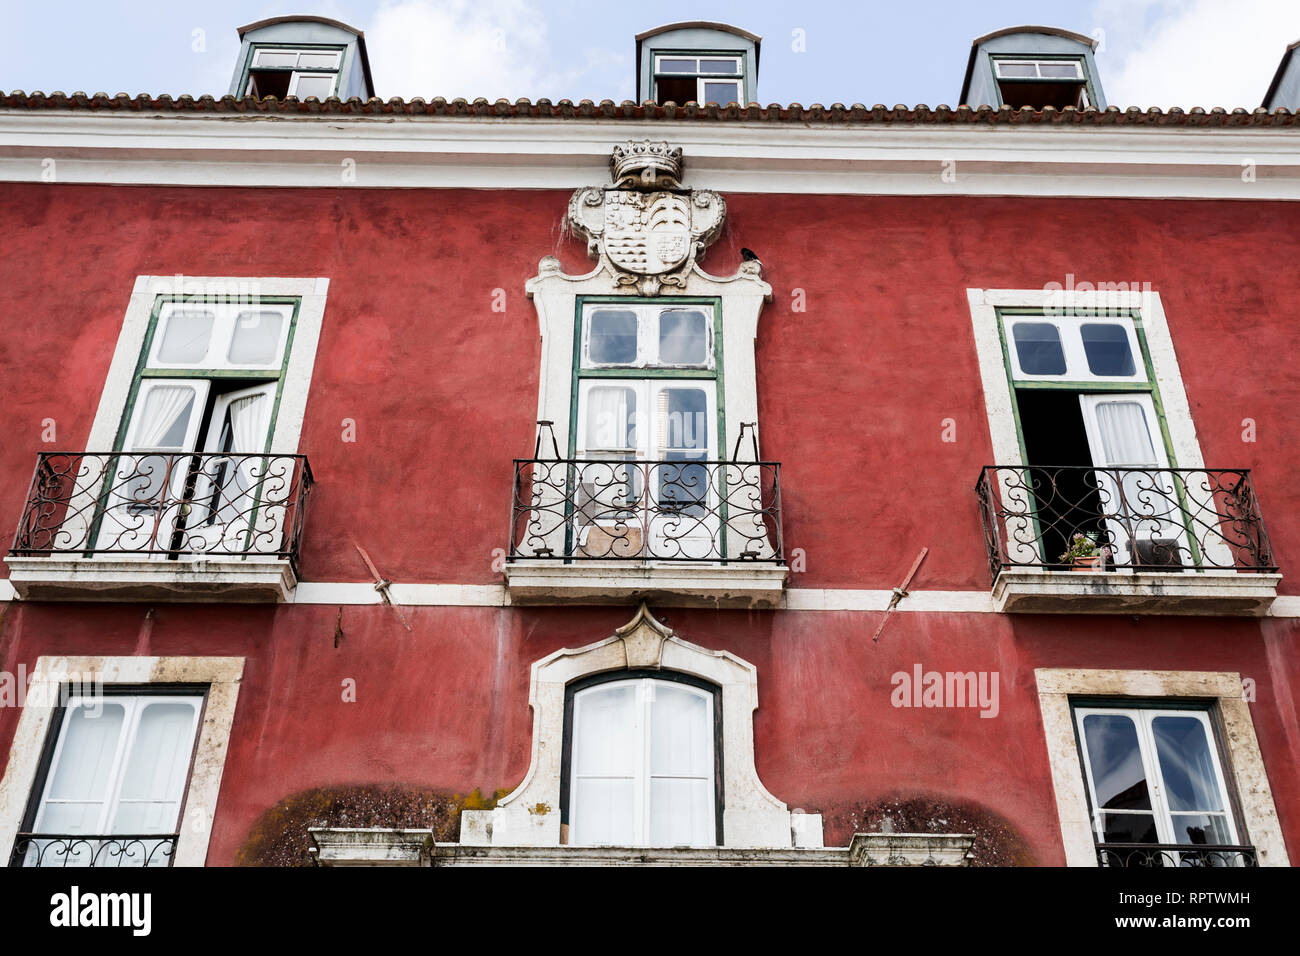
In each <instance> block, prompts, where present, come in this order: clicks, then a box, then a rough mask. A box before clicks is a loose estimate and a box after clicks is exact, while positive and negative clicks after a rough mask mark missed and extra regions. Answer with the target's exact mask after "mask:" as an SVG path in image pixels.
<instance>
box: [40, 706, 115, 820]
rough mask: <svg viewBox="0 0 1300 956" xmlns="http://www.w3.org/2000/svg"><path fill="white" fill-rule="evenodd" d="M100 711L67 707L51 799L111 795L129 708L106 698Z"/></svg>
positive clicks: (51, 787)
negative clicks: (116, 762)
mask: <svg viewBox="0 0 1300 956" xmlns="http://www.w3.org/2000/svg"><path fill="white" fill-rule="evenodd" d="M98 711H99V712H98V714H97V713H96V708H94V707H80V706H78V707H76V708H70V709H69V710H68V712H67V716H66V717H65V721H66V723H65V726H66V728H67V729H66V731H65V732H64V737H63V748H62V750H61V751H60V753H59V759H58V766H57V767H55V768H54V779H53V781H52V783H51V786H50V790H49V796H48V799H51V800H81V801H102V800H104V799H106V798H107V797H108V791H109V784H110V782H111V781H110V776H111V774H112V770H113V756H114V754H115V753H116V751H117V741H118V738H119V737H120V736H121V733H122V721H123V719H124V717H125V713H126V709H125V708H124V707H123V706H122V705H121V704H119V703H112V702H108V701H103V702H102V703H101V706H100V708H99V709H98ZM47 815H48V812H47ZM77 816H78V818H80V816H79V814H77ZM45 825H46V820H44V819H43V820H42V826H45ZM68 832H79V831H68Z"/></svg>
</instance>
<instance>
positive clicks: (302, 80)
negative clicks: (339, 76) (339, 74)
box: [294, 73, 334, 100]
mask: <svg viewBox="0 0 1300 956" xmlns="http://www.w3.org/2000/svg"><path fill="white" fill-rule="evenodd" d="M333 92H334V74H333V73H328V74H316V75H310V76H309V75H306V74H299V76H298V85H297V86H295V87H294V96H296V97H298V98H299V99H306V98H307V97H308V96H314V97H316V98H317V99H322V100H323V99H325V98H326V97H327V96H329V95H330V94H331V93H333Z"/></svg>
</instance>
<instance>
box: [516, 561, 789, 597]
mask: <svg viewBox="0 0 1300 956" xmlns="http://www.w3.org/2000/svg"><path fill="white" fill-rule="evenodd" d="M505 577H506V588H507V590H508V591H509V594H510V602H511V603H512V604H610V603H621V604H640V603H641V602H643V601H644V602H647V603H650V604H655V605H660V606H664V607H719V608H751V609H768V608H775V607H779V606H780V604H781V600H782V596H783V595H784V593H785V586H786V580H787V578H788V577H789V569H788V568H787V567H786V566H785V565H778V564H758V563H754V562H749V563H746V562H744V561H735V562H729V563H727V564H715V563H703V564H688V563H684V562H682V563H673V562H661V563H648V562H632V561H574V562H571V563H568V564H566V563H563V562H560V561H546V560H530V559H519V560H515V561H510V562H508V563H507V564H506V568H505Z"/></svg>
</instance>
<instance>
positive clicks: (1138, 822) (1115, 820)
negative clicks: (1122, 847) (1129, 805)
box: [1101, 813, 1160, 843]
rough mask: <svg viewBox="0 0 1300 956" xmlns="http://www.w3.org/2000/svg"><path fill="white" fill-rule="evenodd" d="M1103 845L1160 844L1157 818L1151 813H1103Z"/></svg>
mask: <svg viewBox="0 0 1300 956" xmlns="http://www.w3.org/2000/svg"><path fill="white" fill-rule="evenodd" d="M1101 828H1102V842H1103V843H1159V842H1160V840H1159V839H1158V838H1157V837H1156V818H1155V817H1153V816H1152V815H1151V814H1149V813H1103V814H1102V815H1101Z"/></svg>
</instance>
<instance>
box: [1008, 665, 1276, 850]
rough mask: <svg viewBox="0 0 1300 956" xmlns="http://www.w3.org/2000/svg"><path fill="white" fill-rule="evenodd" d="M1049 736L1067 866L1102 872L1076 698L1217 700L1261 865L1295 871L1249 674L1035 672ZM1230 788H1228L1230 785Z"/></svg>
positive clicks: (1233, 781)
mask: <svg viewBox="0 0 1300 956" xmlns="http://www.w3.org/2000/svg"><path fill="white" fill-rule="evenodd" d="M1034 678H1035V680H1036V682H1037V685H1038V706H1039V711H1040V715H1041V717H1042V722H1043V737H1044V741H1045V743H1046V746H1047V759H1048V764H1049V766H1050V768H1051V773H1052V789H1053V793H1054V794H1055V796H1056V810H1057V816H1058V819H1059V821H1060V826H1061V841H1062V845H1063V849H1064V852H1065V863H1066V865H1067V866H1097V865H1098V862H1097V848H1096V841H1095V839H1094V830H1093V824H1092V818H1091V814H1090V812H1089V803H1088V797H1087V786H1088V784H1087V782H1086V781H1085V779H1084V776H1083V767H1082V766H1081V763H1080V759H1079V756H1080V752H1079V745H1078V740H1077V737H1076V732H1075V723H1074V718H1073V716H1072V714H1071V712H1070V710H1071V700H1070V698H1071V697H1075V696H1077V697H1107V698H1124V697H1130V698H1138V699H1143V700H1151V699H1155V698H1160V699H1165V700H1170V701H1177V700H1179V699H1180V698H1181V699H1186V700H1188V702H1189V703H1190V701H1191V699H1196V700H1197V701H1204V700H1211V701H1213V704H1214V706H1215V708H1216V709H1217V711H1218V715H1219V720H1220V721H1221V722H1222V724H1223V741H1224V747H1225V748H1226V750H1227V754H1226V757H1227V766H1226V767H1225V768H1224V769H1225V770H1227V771H1229V772H1231V774H1232V779H1231V785H1232V787H1233V789H1234V792H1235V793H1236V794H1237V797H1238V801H1239V802H1238V807H1239V809H1240V811H1241V818H1242V822H1243V823H1244V824H1245V828H1246V832H1247V834H1249V839H1250V842H1251V845H1252V846H1254V847H1255V852H1256V854H1257V857H1258V860H1259V865H1260V866H1290V860H1289V858H1288V856H1287V850H1286V842H1285V840H1284V839H1283V836H1282V827H1281V824H1280V823H1279V822H1278V818H1277V809H1276V807H1275V806H1274V804H1273V792H1272V790H1271V788H1270V786H1269V781H1268V773H1267V771H1266V770H1265V768H1264V760H1263V757H1262V756H1261V754H1260V751H1259V741H1258V740H1257V739H1256V737H1255V726H1254V723H1253V721H1252V720H1251V716H1250V705H1249V704H1248V703H1247V702H1246V701H1245V700H1243V699H1242V685H1241V675H1240V674H1238V673H1235V672H1231V671H1153V670H1085V669H1080V668H1074V667H1069V668H1049V667H1040V668H1036V669H1035V670H1034ZM1226 782H1227V781H1225V783H1226Z"/></svg>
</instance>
